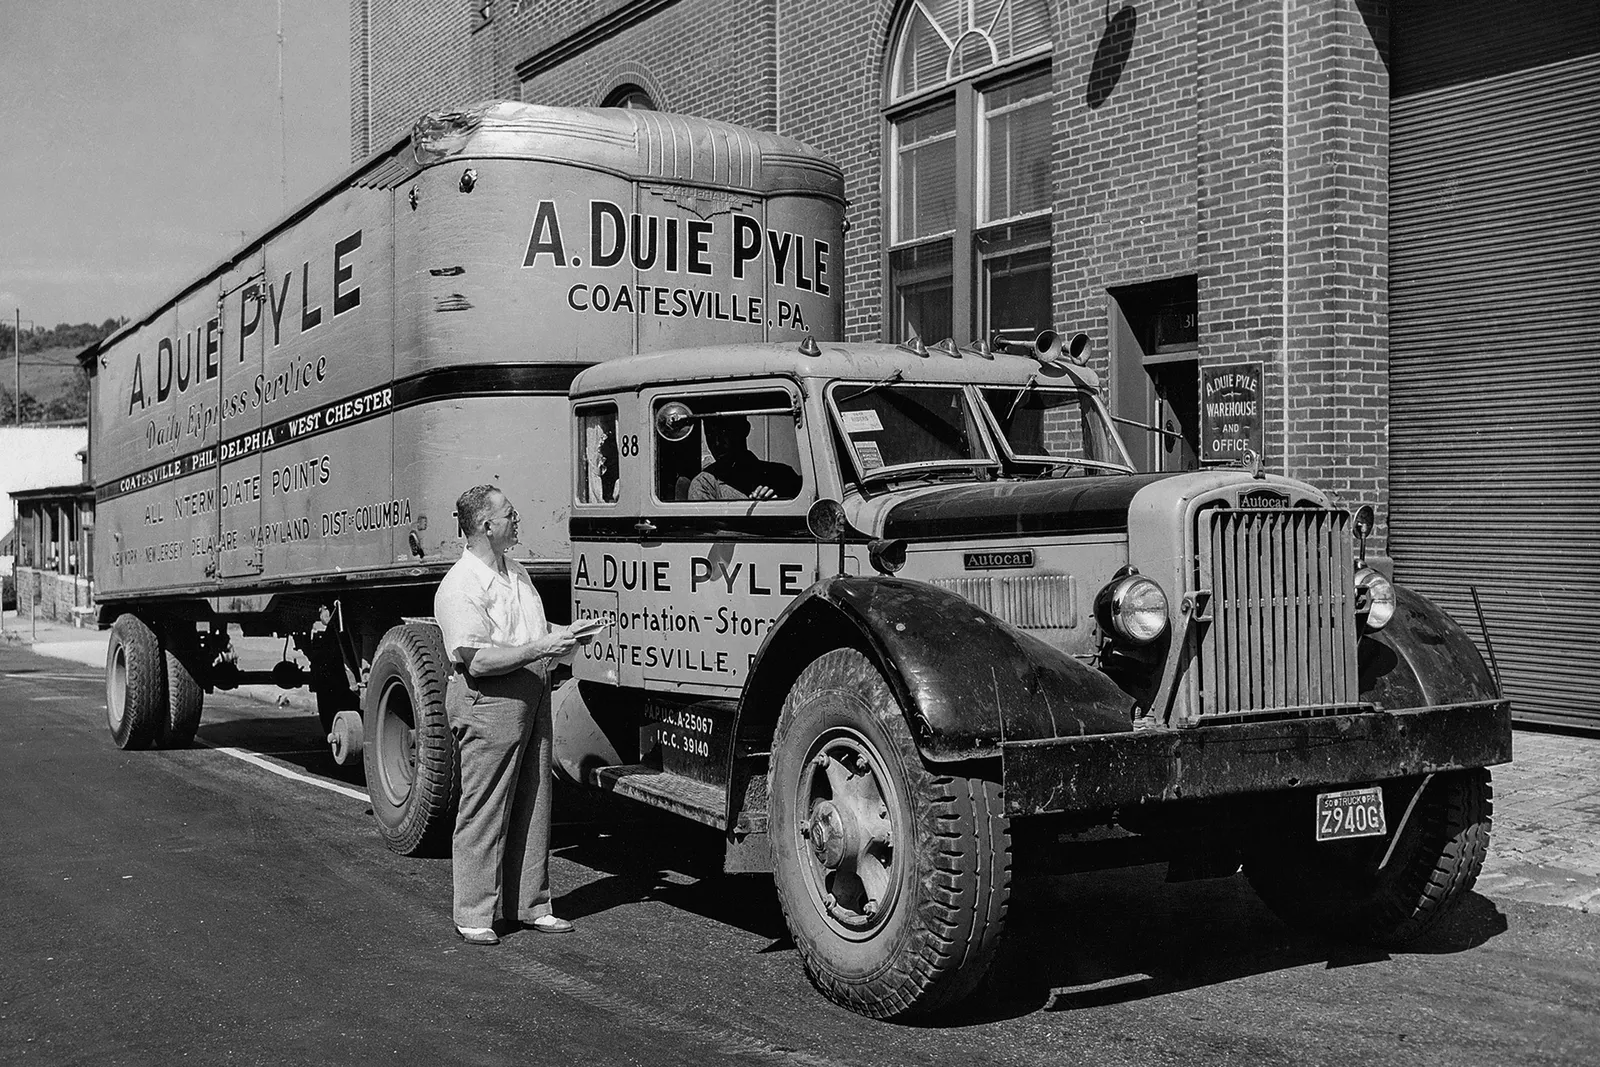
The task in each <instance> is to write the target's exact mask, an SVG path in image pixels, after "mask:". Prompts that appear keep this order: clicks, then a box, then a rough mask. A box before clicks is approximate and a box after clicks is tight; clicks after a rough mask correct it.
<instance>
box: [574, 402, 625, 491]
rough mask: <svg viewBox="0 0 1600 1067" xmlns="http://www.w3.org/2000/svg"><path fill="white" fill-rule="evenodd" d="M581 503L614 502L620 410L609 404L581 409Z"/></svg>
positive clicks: (579, 475) (617, 468)
mask: <svg viewBox="0 0 1600 1067" xmlns="http://www.w3.org/2000/svg"><path fill="white" fill-rule="evenodd" d="M577 415H578V450H577V457H576V458H577V464H578V472H577V473H578V503H580V504H615V503H616V502H617V481H618V478H619V476H620V474H621V470H620V467H619V464H618V458H619V457H618V447H617V409H616V407H615V406H614V405H611V404H606V405H602V406H600V407H593V408H580V409H579V410H578V413H577Z"/></svg>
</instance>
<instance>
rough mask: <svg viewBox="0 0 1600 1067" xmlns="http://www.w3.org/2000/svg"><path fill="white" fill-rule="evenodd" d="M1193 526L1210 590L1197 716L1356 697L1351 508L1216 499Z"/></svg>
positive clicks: (1276, 710)
mask: <svg viewBox="0 0 1600 1067" xmlns="http://www.w3.org/2000/svg"><path fill="white" fill-rule="evenodd" d="M1198 535H1199V536H1198V541H1199V545H1198V548H1199V557H1200V559H1199V562H1200V579H1201V582H1202V583H1203V584H1204V585H1206V586H1208V587H1209V592H1210V594H1211V595H1210V598H1209V602H1208V604H1207V607H1206V609H1205V615H1203V616H1202V618H1203V619H1204V618H1207V617H1208V618H1209V626H1205V627H1203V628H1202V629H1201V631H1200V638H1199V650H1198V651H1199V655H1198V657H1197V658H1198V663H1199V668H1200V673H1199V689H1200V705H1199V707H1200V716H1201V718H1203V719H1212V718H1215V717H1219V716H1248V717H1254V716H1266V715H1273V714H1278V715H1287V714H1314V713H1318V712H1325V711H1333V710H1336V709H1340V708H1341V707H1348V706H1350V705H1354V704H1357V703H1358V702H1359V700H1360V691H1359V687H1358V682H1357V675H1356V632H1355V627H1356V621H1355V575H1354V573H1353V567H1352V565H1351V561H1352V560H1353V558H1354V550H1353V544H1352V540H1351V532H1350V516H1349V515H1348V514H1347V513H1345V512H1342V511H1326V510H1323V509H1320V508H1286V509H1282V510H1270V511H1254V510H1248V511H1247V510H1235V509H1231V508H1217V509H1214V510H1211V511H1209V512H1206V513H1205V514H1204V515H1203V516H1202V517H1201V519H1200V529H1199V531H1198Z"/></svg>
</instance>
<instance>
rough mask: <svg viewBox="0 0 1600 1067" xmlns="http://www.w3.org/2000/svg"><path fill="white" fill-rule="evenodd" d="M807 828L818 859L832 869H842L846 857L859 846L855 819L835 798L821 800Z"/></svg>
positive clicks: (813, 807)
mask: <svg viewBox="0 0 1600 1067" xmlns="http://www.w3.org/2000/svg"><path fill="white" fill-rule="evenodd" d="M807 827H808V828H809V830H810V833H809V834H808V835H807V836H809V837H810V838H811V851H813V852H815V853H816V856H817V862H818V863H820V864H822V865H823V866H824V867H826V868H827V869H828V870H830V871H836V870H838V869H839V866H840V864H841V863H843V862H844V859H845V857H846V856H852V857H853V856H854V855H855V853H856V851H857V850H858V848H859V840H858V839H859V836H860V835H859V832H858V828H857V827H856V825H855V819H854V818H852V817H851V816H850V814H849V812H848V811H846V810H845V809H842V808H840V807H839V806H838V805H837V804H835V803H834V802H833V801H831V800H819V801H817V803H816V804H815V805H813V806H812V808H811V819H810V821H809V822H808V823H807Z"/></svg>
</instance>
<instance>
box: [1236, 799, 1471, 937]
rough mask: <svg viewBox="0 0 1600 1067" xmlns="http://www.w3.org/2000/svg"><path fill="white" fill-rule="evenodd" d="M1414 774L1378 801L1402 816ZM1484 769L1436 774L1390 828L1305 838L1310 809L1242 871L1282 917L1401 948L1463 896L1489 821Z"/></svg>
mask: <svg viewBox="0 0 1600 1067" xmlns="http://www.w3.org/2000/svg"><path fill="white" fill-rule="evenodd" d="M1418 783H1419V779H1415V778H1412V779H1405V780H1403V781H1400V782H1393V783H1385V785H1384V798H1383V799H1384V807H1385V810H1386V811H1387V812H1388V813H1389V818H1390V819H1391V820H1395V821H1398V820H1399V819H1400V818H1401V817H1402V815H1403V813H1404V811H1405V807H1406V805H1408V804H1409V803H1410V802H1411V798H1412V796H1413V795H1414V794H1415V791H1416V789H1417V786H1418ZM1493 808H1494V801H1493V786H1492V785H1491V783H1490V779H1489V772H1488V770H1487V769H1484V768H1476V769H1472V770H1462V771H1450V772H1447V773H1442V774H1437V775H1435V776H1434V777H1433V779H1432V780H1431V781H1429V782H1428V783H1427V785H1426V787H1425V788H1424V792H1423V794H1422V796H1421V797H1419V798H1418V799H1417V802H1416V806H1415V808H1414V810H1413V811H1412V813H1411V818H1410V820H1409V821H1408V822H1407V823H1406V825H1405V826H1404V827H1403V828H1401V831H1400V839H1399V841H1398V842H1397V843H1396V844H1395V846H1394V852H1393V854H1392V855H1391V856H1390V858H1389V862H1388V863H1387V864H1384V865H1383V866H1382V867H1381V869H1380V864H1382V863H1383V858H1384V854H1385V853H1386V852H1388V850H1389V842H1390V840H1391V837H1390V836H1384V837H1369V838H1359V839H1356V840H1353V841H1330V842H1323V843H1321V844H1318V843H1317V842H1316V841H1313V840H1311V836H1312V835H1311V825H1312V815H1311V812H1310V809H1309V807H1306V808H1304V809H1301V808H1299V807H1295V808H1294V809H1293V810H1294V812H1296V813H1303V814H1304V816H1305V817H1304V818H1303V819H1293V818H1291V819H1290V820H1289V821H1290V822H1292V823H1293V824H1294V825H1288V824H1287V823H1286V824H1284V825H1283V826H1282V827H1281V829H1278V830H1275V831H1274V832H1273V833H1272V834H1271V835H1270V838H1271V839H1270V840H1268V841H1264V842H1262V843H1261V844H1260V845H1258V846H1257V847H1255V848H1253V849H1252V850H1251V851H1250V852H1248V853H1247V854H1246V858H1245V875H1246V876H1247V877H1248V878H1249V880H1250V884H1251V886H1252V887H1254V889H1255V891H1256V893H1257V895H1258V896H1260V897H1261V899H1262V900H1263V901H1264V902H1265V903H1266V905H1267V906H1268V907H1269V908H1271V909H1272V911H1273V912H1274V913H1275V914H1276V915H1277V916H1278V917H1279V918H1280V919H1282V920H1283V921H1284V922H1285V923H1287V924H1289V925H1290V926H1293V927H1296V928H1298V929H1302V930H1307V931H1310V932H1313V933H1320V934H1327V935H1331V936H1335V937H1339V938H1345V939H1350V940H1356V941H1370V942H1374V943H1376V944H1379V945H1386V946H1392V947H1399V946H1401V945H1404V944H1405V943H1407V942H1409V941H1414V940H1416V939H1417V938H1419V937H1421V936H1422V935H1424V934H1425V933H1427V932H1428V931H1429V930H1430V929H1432V928H1433V927H1434V926H1435V925H1436V924H1437V923H1438V922H1439V920H1441V919H1443V918H1444V917H1445V916H1446V915H1448V914H1449V913H1450V912H1451V910H1453V909H1454V908H1455V906H1456V905H1457V904H1458V903H1460V901H1461V899H1462V898H1463V897H1465V896H1466V895H1467V892H1468V891H1469V890H1470V889H1471V888H1472V885H1473V883H1474V882H1475V881H1476V880H1477V877H1478V872H1479V870H1480V869H1482V867H1483V859H1484V855H1485V854H1486V853H1487V852H1488V848H1489V829H1490V824H1491V823H1492V821H1493V818H1492V813H1493Z"/></svg>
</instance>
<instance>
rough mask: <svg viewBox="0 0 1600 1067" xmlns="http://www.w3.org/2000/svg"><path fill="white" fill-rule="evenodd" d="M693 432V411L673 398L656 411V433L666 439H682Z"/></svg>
mask: <svg viewBox="0 0 1600 1067" xmlns="http://www.w3.org/2000/svg"><path fill="white" fill-rule="evenodd" d="M693 432H694V412H692V411H690V410H689V405H687V404H680V403H678V402H677V401H676V400H674V401H673V402H672V403H670V404H662V405H661V407H660V408H659V409H658V410H657V411H656V433H657V434H658V435H660V437H661V438H662V439H663V440H666V441H682V440H683V439H684V438H686V437H688V436H689V435H690V434H691V433H693Z"/></svg>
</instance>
